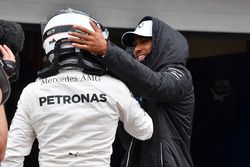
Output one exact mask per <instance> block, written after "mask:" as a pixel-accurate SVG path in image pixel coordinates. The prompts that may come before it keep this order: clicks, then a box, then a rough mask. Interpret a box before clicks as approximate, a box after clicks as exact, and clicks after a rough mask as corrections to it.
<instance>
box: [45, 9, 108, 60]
mask: <svg viewBox="0 0 250 167" xmlns="http://www.w3.org/2000/svg"><path fill="white" fill-rule="evenodd" d="M89 19H91V20H92V21H93V22H94V23H96V25H97V26H98V27H100V28H101V29H102V31H103V36H104V38H105V39H108V36H109V32H108V30H107V29H106V28H104V27H103V26H102V25H101V24H100V23H99V22H98V21H97V20H96V19H94V18H93V17H91V16H90V15H89V14H87V13H86V12H84V11H80V10H75V9H71V8H66V9H62V10H58V11H57V12H56V13H55V14H53V15H52V16H51V17H49V19H48V21H46V20H45V23H42V25H41V26H42V41H43V48H44V50H45V53H46V57H47V58H48V59H49V60H50V62H52V61H53V59H54V56H55V54H58V55H63V54H66V53H72V52H73V53H75V52H79V50H78V49H76V48H74V47H73V46H72V45H71V43H70V42H68V41H67V38H68V37H69V35H68V32H69V31H76V30H74V29H73V28H72V26H73V25H74V24H78V25H81V26H83V27H85V28H87V29H89V30H92V31H94V30H93V28H92V27H91V25H90V23H89ZM58 43H60V45H61V46H58V47H59V48H58V49H56V44H58ZM58 45H59V44H58Z"/></svg>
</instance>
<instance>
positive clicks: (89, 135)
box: [1, 70, 153, 167]
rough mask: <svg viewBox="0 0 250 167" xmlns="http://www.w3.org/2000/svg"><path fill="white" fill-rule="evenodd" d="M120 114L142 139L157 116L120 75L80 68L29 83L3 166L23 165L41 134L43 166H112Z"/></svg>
mask: <svg viewBox="0 0 250 167" xmlns="http://www.w3.org/2000/svg"><path fill="white" fill-rule="evenodd" d="M118 120H121V121H122V122H123V124H124V127H125V130H126V131H127V132H128V133H129V134H131V135H132V136H134V137H135V138H137V139H140V140H146V139H149V138H150V137H151V136H152V132H153V124H152V120H151V118H150V117H149V116H148V115H147V113H146V112H144V110H143V109H141V108H140V106H139V104H138V102H137V101H136V100H135V99H134V98H133V95H132V94H131V92H130V91H129V89H128V88H127V87H126V85H125V84H123V83H122V82H121V81H120V80H117V79H115V78H113V77H111V76H109V75H105V76H101V77H100V76H94V75H87V74H84V73H82V72H81V71H77V70H66V71H62V72H61V73H59V74H58V75H55V76H51V77H48V78H45V79H37V80H36V81H35V82H33V83H31V84H29V85H28V86H26V87H25V88H24V90H23V92H22V94H21V96H20V99H19V101H18V106H17V111H16V113H15V116H14V118H13V120H12V122H11V126H10V131H9V135H8V144H7V150H6V157H5V160H4V161H3V162H2V164H1V165H2V166H1V167H22V166H23V162H24V157H25V156H26V155H29V153H30V151H31V148H32V144H33V142H34V140H35V138H37V140H38V143H39V150H40V151H39V165H40V167H109V166H110V156H111V153H112V143H113V141H114V139H115V133H116V128H117V125H118Z"/></svg>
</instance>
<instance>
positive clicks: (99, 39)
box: [69, 20, 108, 56]
mask: <svg viewBox="0 0 250 167" xmlns="http://www.w3.org/2000/svg"><path fill="white" fill-rule="evenodd" d="M90 25H91V26H92V28H93V29H94V31H91V30H88V29H86V28H84V27H83V26H80V25H74V26H73V28H74V29H76V30H79V31H80V32H82V33H79V32H69V35H70V36H72V37H69V41H71V42H72V45H73V46H74V47H76V48H79V49H82V50H86V51H89V52H90V53H92V54H95V55H100V56H102V55H105V54H106V51H107V47H108V44H107V41H106V39H105V38H104V36H103V33H102V30H101V29H100V28H99V27H97V25H96V24H95V23H94V22H93V21H91V20H90Z"/></svg>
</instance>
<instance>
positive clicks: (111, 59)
mask: <svg viewBox="0 0 250 167" xmlns="http://www.w3.org/2000/svg"><path fill="white" fill-rule="evenodd" d="M103 63H104V64H105V65H106V66H107V67H108V68H109V70H110V71H111V72H112V73H113V75H115V76H116V77H117V78H119V79H121V80H122V81H123V82H125V83H126V84H127V85H128V87H129V88H130V89H131V90H132V91H133V92H134V93H135V94H138V95H141V96H143V97H145V98H151V99H153V100H156V101H173V102H174V101H177V100H178V99H179V98H181V97H183V95H184V94H185V92H186V91H187V89H192V78H191V74H190V73H189V71H188V70H187V69H186V68H185V67H184V66H183V65H181V64H179V65H171V66H168V67H165V68H164V69H163V70H161V71H159V72H155V71H152V70H151V69H150V68H148V67H147V66H145V65H143V64H142V63H140V62H138V61H136V60H135V59H134V58H133V57H132V56H131V55H129V54H128V53H127V52H125V51H124V50H122V49H121V48H119V47H117V46H116V45H114V44H112V43H110V42H109V47H108V52H107V55H106V56H105V57H104V58H103Z"/></svg>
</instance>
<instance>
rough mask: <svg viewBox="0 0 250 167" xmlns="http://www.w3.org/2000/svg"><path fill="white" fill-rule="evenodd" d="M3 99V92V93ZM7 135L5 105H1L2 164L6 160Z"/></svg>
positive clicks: (0, 144)
mask: <svg viewBox="0 0 250 167" xmlns="http://www.w3.org/2000/svg"><path fill="white" fill-rule="evenodd" d="M0 94H1V99H2V91H1V93H0ZM7 134H8V124H7V120H6V115H5V110H4V105H3V104H1V105H0V162H1V161H2V160H3V158H4V154H5V148H6V143H7Z"/></svg>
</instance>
